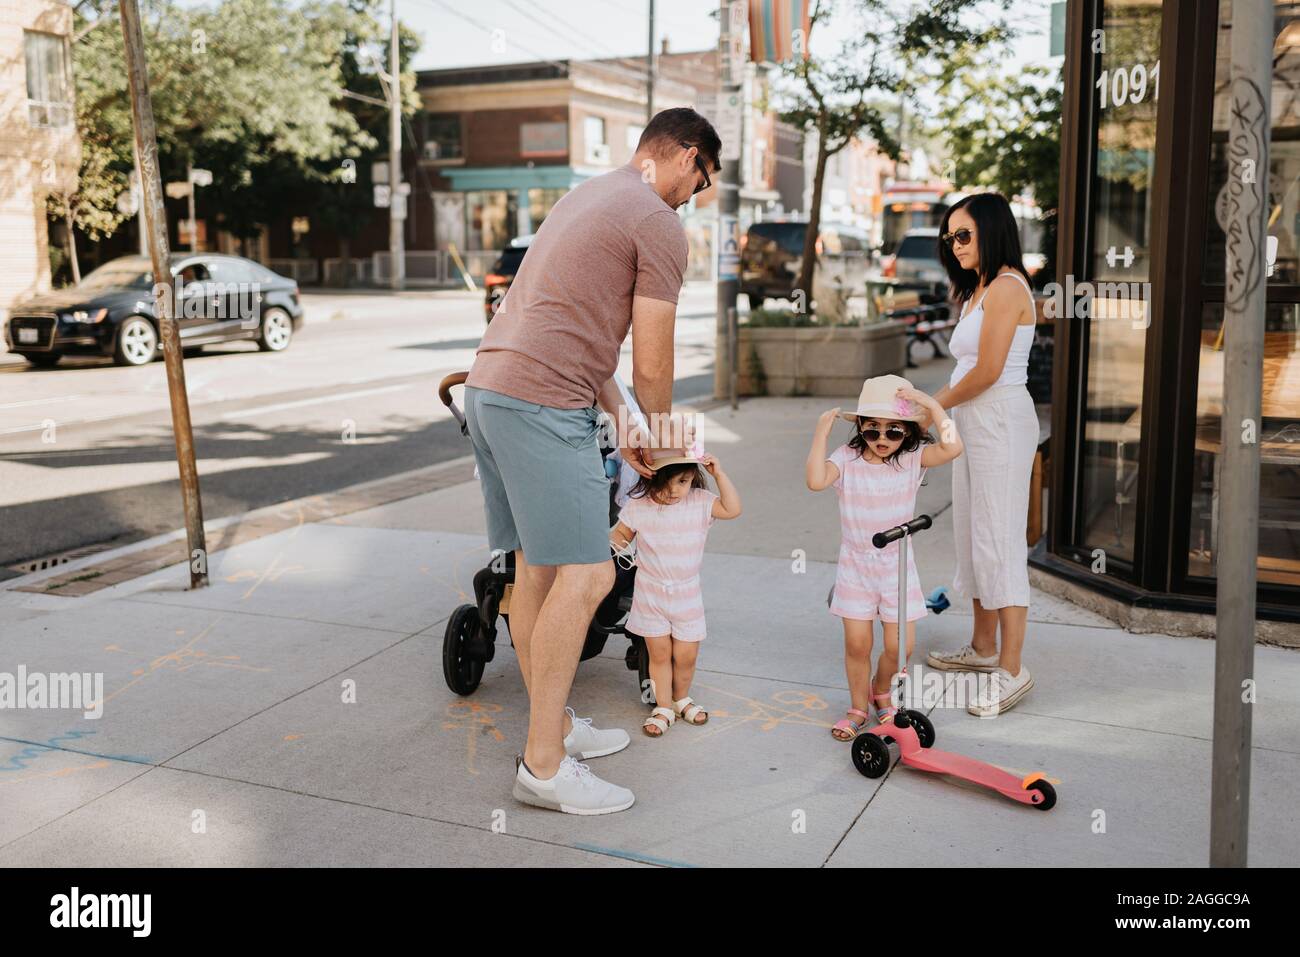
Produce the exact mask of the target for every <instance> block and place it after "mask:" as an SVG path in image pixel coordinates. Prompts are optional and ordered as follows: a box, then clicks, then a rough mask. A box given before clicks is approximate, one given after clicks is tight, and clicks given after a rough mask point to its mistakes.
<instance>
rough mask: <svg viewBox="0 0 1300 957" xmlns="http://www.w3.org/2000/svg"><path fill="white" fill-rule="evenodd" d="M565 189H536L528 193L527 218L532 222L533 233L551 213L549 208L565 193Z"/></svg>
mask: <svg viewBox="0 0 1300 957" xmlns="http://www.w3.org/2000/svg"><path fill="white" fill-rule="evenodd" d="M567 192H568V190H565V189H538V188H533V189H530V190H529V191H528V218H529V219H530V220H532V224H533V232H537V230H539V229H541V228H542V221H543V220H544V219H546V217H547V216H548V215H549V214H550V212H551V207H552V206H554V205H555V204H556V203H558V202H559V201H560V197H561V196H563V195H564V194H565V193H567Z"/></svg>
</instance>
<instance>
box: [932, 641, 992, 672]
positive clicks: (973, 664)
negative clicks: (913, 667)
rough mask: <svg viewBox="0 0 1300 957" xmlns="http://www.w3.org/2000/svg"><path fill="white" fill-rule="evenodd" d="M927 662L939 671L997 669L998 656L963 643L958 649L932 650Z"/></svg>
mask: <svg viewBox="0 0 1300 957" xmlns="http://www.w3.org/2000/svg"><path fill="white" fill-rule="evenodd" d="M925 663H926V664H927V665H929V666H930V667H931V668H937V669H938V670H939V671H996V670H997V667H998V656H997V655H981V654H977V653H976V652H975V649H974V648H973V647H971V646H970V645H962V646H961V647H960V648H958V649H957V650H956V651H932V652H930V653H929V654H928V655H926V656H925Z"/></svg>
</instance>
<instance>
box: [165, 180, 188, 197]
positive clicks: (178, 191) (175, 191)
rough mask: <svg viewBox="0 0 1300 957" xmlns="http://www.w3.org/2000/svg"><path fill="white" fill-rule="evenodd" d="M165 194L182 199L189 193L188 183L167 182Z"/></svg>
mask: <svg viewBox="0 0 1300 957" xmlns="http://www.w3.org/2000/svg"><path fill="white" fill-rule="evenodd" d="M167 195H168V196H170V197H171V198H172V199H184V198H185V197H186V196H188V195H190V184H189V183H186V182H179V183H168V184H167Z"/></svg>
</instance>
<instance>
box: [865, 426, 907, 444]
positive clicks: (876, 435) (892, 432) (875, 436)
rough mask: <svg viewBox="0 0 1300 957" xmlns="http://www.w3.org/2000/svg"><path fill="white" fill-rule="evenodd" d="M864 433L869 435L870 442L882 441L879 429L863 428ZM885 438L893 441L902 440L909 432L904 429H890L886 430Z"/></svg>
mask: <svg viewBox="0 0 1300 957" xmlns="http://www.w3.org/2000/svg"><path fill="white" fill-rule="evenodd" d="M862 434H863V435H865V436H866V437H867V441H868V442H879V441H880V430H879V429H863V430H862ZM885 438H887V439H889V441H891V442H901V441H903V439H905V438H907V433H906V432H904V431H903V430H902V429H888V430H886V431H885Z"/></svg>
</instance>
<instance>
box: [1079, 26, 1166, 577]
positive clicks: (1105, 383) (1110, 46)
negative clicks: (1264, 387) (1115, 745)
mask: <svg viewBox="0 0 1300 957" xmlns="http://www.w3.org/2000/svg"><path fill="white" fill-rule="evenodd" d="M1160 19H1161V4H1160V3H1159V2H1153V0H1148V2H1125V3H1105V2H1099V3H1097V17H1096V20H1095V22H1096V23H1097V25H1098V26H1099V27H1100V28H1101V32H1100V33H1099V34H1098V35H1099V36H1102V37H1104V50H1101V49H1098V50H1096V51H1095V52H1094V63H1095V72H1094V74H1093V76H1094V82H1093V86H1092V97H1093V103H1092V114H1093V116H1094V117H1095V120H1094V130H1095V144H1096V145H1095V154H1094V159H1093V164H1092V182H1091V189H1090V191H1089V192H1090V194H1091V197H1092V201H1091V203H1090V214H1091V215H1090V219H1089V230H1088V236H1089V244H1088V258H1087V264H1086V267H1085V268H1086V269H1087V270H1088V275H1087V276H1085V277H1081V279H1083V280H1087V281H1089V282H1091V283H1092V284H1093V290H1094V295H1093V297H1092V300H1091V303H1090V304H1084V303H1082V302H1076V303H1073V304H1072V307H1073V308H1074V309H1075V310H1076V313H1075V314H1076V315H1077V316H1079V317H1080V318H1085V321H1086V330H1087V331H1086V339H1087V353H1086V360H1085V362H1086V366H1085V369H1086V373H1085V374H1086V382H1087V392H1086V396H1085V403H1086V404H1085V407H1084V409H1083V416H1084V422H1083V447H1082V449H1081V469H1082V474H1081V475H1080V487H1081V492H1082V494H1081V498H1080V501H1079V512H1078V518H1077V520H1078V523H1079V530H1080V543H1081V544H1082V545H1083V546H1084V547H1085V548H1086V549H1089V550H1093V549H1098V548H1100V549H1102V550H1103V551H1104V552H1105V553H1106V555H1107V557H1113V558H1118V559H1120V560H1122V561H1132V560H1133V551H1134V528H1135V524H1136V523H1135V511H1136V501H1137V479H1138V444H1139V436H1140V433H1141V428H1142V381H1143V361H1144V359H1145V352H1146V349H1145V346H1146V328H1147V326H1148V325H1149V322H1150V320H1149V316H1150V311H1149V310H1150V306H1151V296H1150V283H1149V280H1150V275H1151V271H1150V268H1151V260H1150V253H1151V228H1152V222H1151V199H1152V190H1153V183H1152V173H1153V171H1154V169H1155V142H1156V98H1157V94H1158V91H1159V84H1160ZM1076 281H1078V280H1076Z"/></svg>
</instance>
